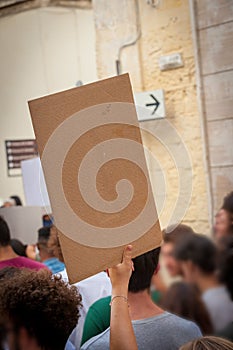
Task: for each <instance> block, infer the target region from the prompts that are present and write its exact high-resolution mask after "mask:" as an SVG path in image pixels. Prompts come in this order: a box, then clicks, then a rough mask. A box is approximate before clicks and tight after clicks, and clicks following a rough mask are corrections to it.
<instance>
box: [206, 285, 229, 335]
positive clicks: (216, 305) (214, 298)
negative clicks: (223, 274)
mask: <svg viewBox="0 0 233 350" xmlns="http://www.w3.org/2000/svg"><path fill="white" fill-rule="evenodd" d="M202 299H203V301H204V303H205V306H206V308H207V310H208V312H209V315H210V318H211V321H212V325H213V327H214V331H215V332H216V331H221V330H223V328H225V327H226V326H227V325H228V324H229V323H230V322H232V321H233V302H232V300H231V298H230V295H229V293H228V291H227V289H226V287H225V286H219V287H214V288H210V289H208V290H207V291H205V292H204V293H203V294H202Z"/></svg>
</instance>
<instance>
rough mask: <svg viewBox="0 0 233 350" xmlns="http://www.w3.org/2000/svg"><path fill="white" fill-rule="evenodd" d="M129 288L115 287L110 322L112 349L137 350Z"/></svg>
mask: <svg viewBox="0 0 233 350" xmlns="http://www.w3.org/2000/svg"><path fill="white" fill-rule="evenodd" d="M127 295H128V290H127V288H123V287H120V286H119V287H115V288H114V287H113V290H112V298H114V296H119V297H117V298H114V299H113V301H112V304H111V323H110V350H137V343H136V338H135V335H134V330H133V327H132V323H131V319H130V315H129V307H128V302H127Z"/></svg>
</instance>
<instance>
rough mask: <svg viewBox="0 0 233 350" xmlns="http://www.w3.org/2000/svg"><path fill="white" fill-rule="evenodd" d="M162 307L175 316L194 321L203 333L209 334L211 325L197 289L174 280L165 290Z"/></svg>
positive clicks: (211, 329) (211, 330)
mask: <svg viewBox="0 0 233 350" xmlns="http://www.w3.org/2000/svg"><path fill="white" fill-rule="evenodd" d="M162 307H163V308H164V310H166V311H169V312H171V313H173V314H175V315H177V316H180V317H183V318H185V319H187V320H190V321H193V322H195V323H196V324H197V325H198V326H199V327H200V329H201V331H202V333H203V334H211V333H212V332H213V327H212V324H211V320H210V317H209V314H208V311H207V310H206V307H205V305H204V303H203V301H202V299H201V296H200V292H199V291H198V289H197V288H196V287H195V286H194V285H192V284H190V283H185V282H175V283H173V284H172V285H171V287H170V288H169V289H168V291H167V292H166V294H165V296H164V297H163V300H162Z"/></svg>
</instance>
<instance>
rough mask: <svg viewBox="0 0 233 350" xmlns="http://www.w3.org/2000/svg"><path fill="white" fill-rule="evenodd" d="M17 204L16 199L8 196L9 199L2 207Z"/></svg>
mask: <svg viewBox="0 0 233 350" xmlns="http://www.w3.org/2000/svg"><path fill="white" fill-rule="evenodd" d="M15 205H16V204H15V201H14V199H12V198H7V199H6V200H5V201H4V203H3V205H2V207H3V208H9V207H14V206H15Z"/></svg>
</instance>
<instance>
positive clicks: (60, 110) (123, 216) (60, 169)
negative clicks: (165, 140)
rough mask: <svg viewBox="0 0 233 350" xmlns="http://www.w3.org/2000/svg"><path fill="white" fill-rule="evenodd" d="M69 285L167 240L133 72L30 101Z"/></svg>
mask: <svg viewBox="0 0 233 350" xmlns="http://www.w3.org/2000/svg"><path fill="white" fill-rule="evenodd" d="M29 108H30V112H31V117H32V122H33V127H34V131H35V134H36V140H37V143H38V148H39V153H40V157H41V162H42V166H43V170H44V175H45V180H46V184H47V189H48V193H49V198H50V202H51V206H52V212H53V216H54V219H55V225H56V228H57V230H58V234H59V239H60V243H61V247H62V252H63V255H64V260H65V264H66V268H67V272H68V276H69V280H70V282H71V283H74V282H77V281H80V280H82V279H84V278H86V277H89V276H91V275H93V274H95V273H97V272H100V271H102V270H104V269H106V268H107V267H110V266H113V265H115V264H117V263H119V262H120V261H121V259H122V252H123V247H125V246H126V245H127V244H129V243H132V244H133V253H134V256H137V255H140V254H142V253H144V252H146V251H148V250H151V249H153V248H155V247H157V246H159V245H160V244H161V239H162V238H161V230H160V225H159V221H158V217H157V212H156V208H155V203H154V198H153V195H152V190H151V185H150V180H149V175H148V170H147V167H146V161H145V156H144V150H143V146H142V140H141V134H140V129H139V126H138V121H137V115H136V110H135V106H134V103H133V95H132V89H131V84H130V80H129V76H128V74H124V75H121V76H118V77H114V78H110V79H106V80H102V81H98V82H96V83H92V84H89V85H85V86H82V87H77V88H74V89H71V90H67V91H63V92H60V93H56V94H53V95H49V96H46V97H42V98H39V99H36V100H33V101H30V102H29Z"/></svg>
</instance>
